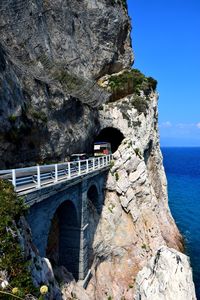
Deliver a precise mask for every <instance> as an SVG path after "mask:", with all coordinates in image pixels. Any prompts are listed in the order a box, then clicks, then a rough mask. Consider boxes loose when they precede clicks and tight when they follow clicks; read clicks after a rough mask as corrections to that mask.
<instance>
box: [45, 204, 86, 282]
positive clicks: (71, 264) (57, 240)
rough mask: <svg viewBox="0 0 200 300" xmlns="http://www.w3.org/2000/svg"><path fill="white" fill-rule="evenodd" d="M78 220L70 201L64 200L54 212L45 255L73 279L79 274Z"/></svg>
mask: <svg viewBox="0 0 200 300" xmlns="http://www.w3.org/2000/svg"><path fill="white" fill-rule="evenodd" d="M79 253H80V222H79V218H78V214H77V210H76V207H75V205H74V204H73V202H72V201H70V200H67V201H64V202H63V203H62V204H61V205H60V206H59V207H58V208H57V210H56V212H55V213H54V216H53V218H52V220H51V226H50V230H49V235H48V242H47V248H46V256H47V257H48V258H49V259H50V261H51V263H52V265H57V266H59V265H60V266H61V265H62V266H64V267H66V268H67V270H68V271H69V272H71V273H72V274H73V276H74V278H75V279H78V276H79Z"/></svg>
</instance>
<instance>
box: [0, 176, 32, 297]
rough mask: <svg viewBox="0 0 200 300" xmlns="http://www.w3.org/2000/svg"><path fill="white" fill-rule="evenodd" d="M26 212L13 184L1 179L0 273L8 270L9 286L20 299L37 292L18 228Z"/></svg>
mask: <svg viewBox="0 0 200 300" xmlns="http://www.w3.org/2000/svg"><path fill="white" fill-rule="evenodd" d="M25 211H26V207H25V205H24V202H23V199H22V198H17V196H16V193H15V192H14V189H13V186H12V184H11V183H9V182H8V181H3V180H2V179H0V216H1V217H0V271H4V270H6V272H7V275H8V278H9V286H11V287H16V288H17V289H18V290H19V293H18V296H20V297H24V296H25V295H26V294H29V293H31V294H35V292H36V289H35V287H34V286H33V283H32V278H31V274H30V272H29V270H28V265H29V263H28V262H27V261H26V260H25V258H24V255H23V253H22V249H21V246H20V243H19V237H18V234H17V227H16V224H17V222H18V221H19V219H20V216H21V215H22V214H24V213H25ZM1 293H2V292H1ZM1 293H0V298H1V295H2V294H1ZM3 299H11V296H9V295H5V294H4V295H3Z"/></svg>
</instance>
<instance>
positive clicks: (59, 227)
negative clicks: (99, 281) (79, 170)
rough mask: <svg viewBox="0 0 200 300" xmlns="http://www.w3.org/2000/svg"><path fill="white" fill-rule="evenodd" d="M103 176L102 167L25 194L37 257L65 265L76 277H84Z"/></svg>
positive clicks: (104, 179) (90, 249)
mask: <svg viewBox="0 0 200 300" xmlns="http://www.w3.org/2000/svg"><path fill="white" fill-rule="evenodd" d="M106 179H107V170H104V172H102V171H101V173H98V172H96V174H92V176H91V175H88V176H85V177H82V178H79V179H76V180H74V181H73V182H71V181H70V183H66V182H65V183H60V184H57V185H55V186H53V187H52V186H51V187H46V188H43V189H41V190H39V191H34V192H33V193H30V194H28V195H26V202H27V203H28V204H29V205H30V208H29V213H28V215H27V221H28V223H29V225H30V227H31V231H32V239H33V243H34V244H35V245H36V247H37V248H38V250H39V254H40V256H46V257H48V258H49V259H50V261H51V263H52V265H53V266H54V265H56V266H58V265H60V266H61V265H63V266H65V267H66V268H67V270H68V271H69V272H71V273H72V274H73V276H74V278H75V279H76V280H84V279H85V277H86V276H87V274H88V271H89V267H90V264H91V260H92V242H93V238H94V234H95V230H96V226H97V225H98V220H99V218H100V215H101V210H102V206H103V204H104V193H105V184H106Z"/></svg>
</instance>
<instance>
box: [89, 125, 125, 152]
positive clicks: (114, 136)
mask: <svg viewBox="0 0 200 300" xmlns="http://www.w3.org/2000/svg"><path fill="white" fill-rule="evenodd" d="M123 139H124V135H123V133H122V132H121V131H120V130H119V129H117V128H114V127H106V128H104V129H102V130H101V131H100V133H99V134H98V136H97V137H96V138H95V142H107V143H110V144H111V150H112V153H114V152H115V151H117V149H118V147H119V146H120V144H121V142H122V140H123Z"/></svg>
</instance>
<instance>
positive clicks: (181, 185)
mask: <svg viewBox="0 0 200 300" xmlns="http://www.w3.org/2000/svg"><path fill="white" fill-rule="evenodd" d="M161 150H162V154H163V159H164V160H163V163H164V167H165V171H166V175H167V180H168V193H169V206H170V209H171V212H172V215H173V217H174V219H175V221H176V224H177V225H178V228H179V229H180V231H181V233H182V235H183V236H184V237H185V243H186V253H187V254H188V255H189V256H190V260H191V265H192V268H193V279H194V282H195V288H196V294H197V299H198V300H200V148H162V149H161Z"/></svg>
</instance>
